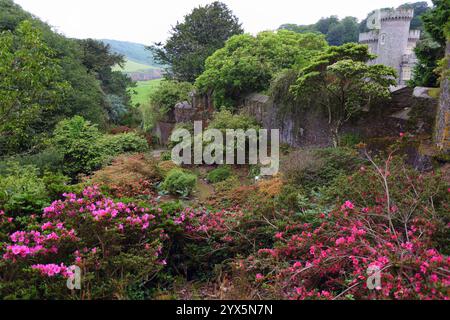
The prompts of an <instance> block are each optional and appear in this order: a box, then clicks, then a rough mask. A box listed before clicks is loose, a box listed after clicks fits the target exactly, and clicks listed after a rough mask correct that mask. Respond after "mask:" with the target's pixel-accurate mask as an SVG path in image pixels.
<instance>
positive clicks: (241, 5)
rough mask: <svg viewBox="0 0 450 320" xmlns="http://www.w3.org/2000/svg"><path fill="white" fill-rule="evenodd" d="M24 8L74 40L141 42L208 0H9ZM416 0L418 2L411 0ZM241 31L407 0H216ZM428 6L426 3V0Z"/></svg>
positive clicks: (358, 13)
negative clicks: (218, 0) (240, 27)
mask: <svg viewBox="0 0 450 320" xmlns="http://www.w3.org/2000/svg"><path fill="white" fill-rule="evenodd" d="M14 1H15V2H16V3H18V4H20V5H21V6H22V7H23V8H24V9H25V10H27V11H29V12H31V13H33V14H35V15H36V16H38V17H39V18H41V19H42V20H44V21H45V22H47V23H49V24H50V25H51V26H53V27H54V28H55V29H56V30H58V31H59V32H61V33H63V34H65V35H67V36H69V37H74V38H96V39H115V40H125V41H132V42H139V43H143V44H151V43H153V42H158V41H164V40H165V39H166V38H167V37H168V34H169V33H168V32H169V30H170V27H171V26H172V25H175V24H176V23H177V21H181V20H182V19H183V16H184V15H186V14H187V13H189V12H190V11H191V10H192V9H193V8H194V7H197V6H199V5H204V4H207V3H211V2H213V1H212V0H14ZM414 1H418V0H414ZM222 2H225V3H226V4H227V5H228V6H229V7H230V8H231V9H232V10H233V12H234V14H235V15H237V16H238V17H239V19H240V21H241V22H242V23H243V26H244V29H245V31H246V32H250V33H257V32H259V31H263V30H275V29H277V28H278V27H279V26H280V25H281V24H284V23H297V24H312V23H315V22H316V21H317V20H318V19H320V18H321V17H326V16H330V15H338V16H339V17H341V18H342V17H345V16H354V17H358V18H359V19H363V18H365V17H366V15H367V13H368V12H370V11H371V10H373V9H377V8H384V7H397V6H399V5H401V4H403V3H405V2H408V0H370V1H367V0H308V1H305V0H222ZM428 2H429V3H430V4H431V1H428Z"/></svg>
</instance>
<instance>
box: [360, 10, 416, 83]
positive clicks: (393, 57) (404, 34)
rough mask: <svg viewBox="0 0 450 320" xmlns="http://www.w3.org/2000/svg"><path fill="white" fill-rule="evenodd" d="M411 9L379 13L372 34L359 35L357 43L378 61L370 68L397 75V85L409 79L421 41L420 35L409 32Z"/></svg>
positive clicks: (414, 31)
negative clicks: (385, 68) (379, 67)
mask: <svg viewBox="0 0 450 320" xmlns="http://www.w3.org/2000/svg"><path fill="white" fill-rule="evenodd" d="M413 17H414V9H397V10H381V11H378V12H377V13H376V14H375V15H374V16H373V19H376V20H377V21H376V22H373V28H374V30H372V31H370V32H366V33H361V34H360V36H359V42H360V43H364V44H367V45H368V46H369V50H370V52H371V53H373V54H376V55H377V56H378V57H377V58H376V59H375V60H374V61H371V62H370V63H371V64H384V65H386V66H390V67H392V68H394V69H395V70H396V71H397V73H398V84H400V85H403V84H405V83H406V81H408V80H410V79H411V72H412V69H413V67H414V65H415V63H416V62H417V61H416V57H415V55H414V48H415V47H416V44H417V42H418V41H419V39H420V31H418V30H410V26H411V20H412V19H413Z"/></svg>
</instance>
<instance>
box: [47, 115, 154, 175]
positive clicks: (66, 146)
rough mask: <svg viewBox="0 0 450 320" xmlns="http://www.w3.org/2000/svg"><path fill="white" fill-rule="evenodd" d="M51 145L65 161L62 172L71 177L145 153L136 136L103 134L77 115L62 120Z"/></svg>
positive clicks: (142, 144) (142, 142)
mask: <svg viewBox="0 0 450 320" xmlns="http://www.w3.org/2000/svg"><path fill="white" fill-rule="evenodd" d="M51 142H52V144H53V145H54V146H55V148H56V150H57V152H59V153H60V154H61V155H62V157H63V159H64V169H63V171H64V173H65V174H67V175H69V176H70V177H72V178H76V177H77V176H78V175H79V174H90V173H92V172H93V171H95V170H97V169H100V168H101V166H102V165H103V164H105V163H106V162H107V161H108V160H109V159H111V158H112V157H114V156H117V155H119V154H121V153H127V152H131V153H132V152H144V151H147V150H148V144H147V141H146V140H145V139H144V138H142V137H139V136H137V135H136V134H135V133H124V134H119V135H103V134H102V133H101V132H100V131H99V130H98V128H97V126H96V125H93V124H91V123H90V122H89V121H86V120H84V119H83V118H82V117H80V116H75V117H73V118H71V119H67V120H63V121H61V122H60V123H59V124H58V125H57V126H56V129H55V132H54V135H53V138H52V141H51Z"/></svg>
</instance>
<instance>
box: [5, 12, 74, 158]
mask: <svg viewBox="0 0 450 320" xmlns="http://www.w3.org/2000/svg"><path fill="white" fill-rule="evenodd" d="M0 57H1V59H0V149H1V151H2V152H1V153H2V154H7V153H9V152H10V151H11V150H24V149H26V148H29V147H31V146H32V144H33V142H36V140H38V138H39V136H40V134H42V133H43V132H45V130H46V129H48V127H47V124H46V121H45V119H46V118H47V117H48V116H50V114H49V112H52V111H54V110H55V109H56V108H57V106H58V105H59V103H61V101H62V99H63V96H64V94H65V92H66V91H68V90H69V89H71V87H70V85H69V84H68V83H67V82H66V81H64V80H63V79H62V77H61V67H60V66H59V64H58V60H57V59H56V57H55V52H54V51H53V50H52V49H51V48H49V47H48V46H47V45H46V44H45V43H44V42H43V41H42V35H41V33H40V32H39V31H38V30H36V29H34V28H33V26H32V24H31V22H30V21H23V22H21V23H20V24H19V26H18V27H17V29H16V30H15V32H14V33H13V32H11V31H3V32H2V33H0Z"/></svg>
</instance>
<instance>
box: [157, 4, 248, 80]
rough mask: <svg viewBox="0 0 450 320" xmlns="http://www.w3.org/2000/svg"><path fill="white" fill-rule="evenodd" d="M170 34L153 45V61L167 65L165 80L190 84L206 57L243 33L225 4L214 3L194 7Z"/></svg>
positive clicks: (201, 70)
mask: <svg viewBox="0 0 450 320" xmlns="http://www.w3.org/2000/svg"><path fill="white" fill-rule="evenodd" d="M171 33H172V35H171V37H170V38H169V40H167V42H166V43H165V44H161V43H159V44H155V45H154V46H153V47H151V50H152V51H153V52H154V55H155V58H156V60H157V61H158V62H159V63H160V64H161V65H165V66H167V68H166V76H167V77H168V78H171V79H175V80H179V81H189V82H194V81H195V79H196V78H197V77H198V76H199V75H200V74H201V73H202V72H203V71H204V67H205V60H206V58H208V57H209V56H210V55H212V54H213V53H214V52H215V51H216V50H217V49H220V48H222V47H223V45H224V44H225V41H226V40H227V39H228V38H230V37H231V36H233V35H237V34H241V33H243V30H242V28H241V24H240V23H239V20H238V18H237V17H236V16H234V15H233V13H232V11H231V10H230V9H229V8H228V7H227V5H225V4H224V3H221V2H217V1H216V2H213V3H212V4H209V5H206V6H200V7H198V8H195V9H194V10H193V11H192V12H191V13H190V14H188V15H187V16H185V17H184V21H183V22H181V23H177V25H176V26H175V27H173V29H172V32H171Z"/></svg>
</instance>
